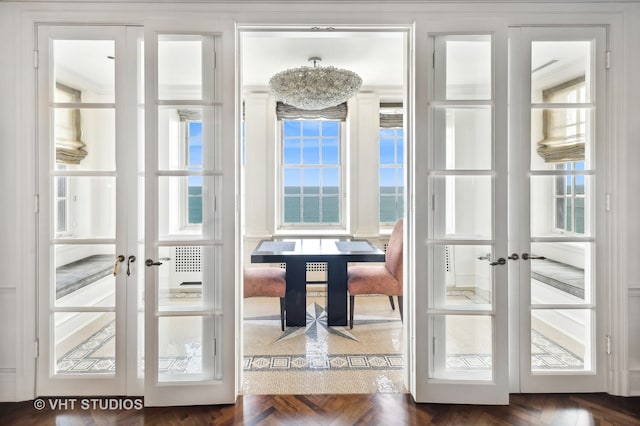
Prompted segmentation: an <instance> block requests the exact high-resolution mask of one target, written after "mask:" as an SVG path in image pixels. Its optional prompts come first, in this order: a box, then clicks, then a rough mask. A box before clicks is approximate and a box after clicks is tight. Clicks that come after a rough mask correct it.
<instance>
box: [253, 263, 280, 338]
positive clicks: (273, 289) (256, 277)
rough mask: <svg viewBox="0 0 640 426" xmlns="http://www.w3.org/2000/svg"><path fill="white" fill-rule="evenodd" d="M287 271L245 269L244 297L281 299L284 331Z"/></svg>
mask: <svg viewBox="0 0 640 426" xmlns="http://www.w3.org/2000/svg"><path fill="white" fill-rule="evenodd" d="M285 274H286V272H285V270H284V269H282V268H277V267H271V266H261V267H256V268H245V270H244V297H245V298H246V297H279V298H280V328H281V329H282V331H284V314H285V303H284V295H285V293H286V289H287V284H286V283H287V282H286V280H285Z"/></svg>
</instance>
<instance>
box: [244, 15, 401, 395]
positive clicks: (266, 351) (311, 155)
mask: <svg viewBox="0 0 640 426" xmlns="http://www.w3.org/2000/svg"><path fill="white" fill-rule="evenodd" d="M239 40H240V67H239V70H238V72H239V76H238V78H239V81H240V82H241V84H240V87H241V93H240V99H241V103H242V114H241V117H242V124H241V125H242V140H241V143H242V158H241V165H240V168H241V176H242V178H241V182H242V184H241V191H242V197H241V199H242V206H243V208H242V209H241V211H242V214H241V217H242V221H241V227H242V228H241V235H242V262H243V268H252V267H258V266H264V265H257V264H252V262H251V253H252V251H253V250H254V249H255V247H256V246H257V245H258V244H259V243H260V241H262V240H265V239H278V240H280V239H305V241H306V240H308V239H319V238H321V239H347V238H357V239H366V240H368V241H369V242H371V243H372V244H373V245H375V246H377V247H378V248H380V249H382V250H384V249H385V245H386V244H387V241H388V239H389V235H390V233H391V229H392V228H393V225H394V224H395V222H396V221H397V220H398V219H402V218H403V217H405V216H406V212H407V211H408V209H407V208H406V201H405V197H404V194H405V190H406V187H407V185H406V181H407V180H406V177H405V176H406V174H407V166H406V165H407V155H406V152H408V149H406V146H407V144H408V143H409V142H408V139H409V138H408V137H406V138H405V136H406V133H405V129H406V128H407V120H406V117H407V116H408V115H407V114H406V111H407V108H408V105H407V99H408V97H407V92H408V90H407V87H408V81H409V78H408V73H409V68H408V51H409V50H408V43H409V37H408V29H398V28H394V29H387V28H384V27H381V28H369V29H359V30H353V29H348V30H346V29H345V30H341V29H333V28H331V29H326V30H325V29H301V28H300V27H296V28H295V29H292V28H277V29H274V28H273V27H269V28H255V27H251V28H246V29H243V28H241V29H240V35H239ZM312 57H314V58H318V57H319V58H321V59H322V62H321V66H326V67H328V66H331V67H336V68H340V69H347V70H350V71H353V72H355V73H357V74H358V75H359V76H360V77H361V78H362V87H361V88H360V91H359V93H358V94H357V95H355V96H354V97H352V98H351V99H349V100H348V101H347V102H346V108H347V113H346V117H345V118H344V119H343V120H342V121H341V120H333V119H327V118H315V117H308V116H299V117H291V116H283V115H281V114H280V113H279V112H278V111H277V110H278V108H279V107H280V106H281V104H279V102H278V99H276V97H275V96H274V95H272V94H271V92H270V90H269V79H270V78H271V77H272V76H273V75H275V74H276V73H278V72H280V71H284V70H287V69H292V68H298V67H301V66H313V65H311V64H309V63H308V59H309V58H312ZM316 66H317V65H316ZM381 114H383V115H387V116H395V117H396V118H397V117H399V119H400V120H399V125H398V124H397V125H395V126H392V127H384V125H381ZM403 117H405V118H404V120H403ZM403 121H404V125H403ZM270 266H271V267H275V268H277V267H283V268H284V267H286V266H285V265H280V264H273V265H270ZM405 266H406V265H405ZM327 282H328V276H327V264H326V263H325V262H312V263H307V265H306V290H307V291H306V326H304V327H289V326H286V327H285V329H284V330H281V327H280V308H279V301H278V298H277V297H271V298H265V297H250V298H244V299H243V300H242V309H241V313H242V318H241V320H242V321H241V322H242V324H241V328H240V329H241V336H242V345H241V347H242V348H243V349H242V353H243V359H242V361H243V362H242V369H243V371H242V373H241V377H242V380H241V386H240V392H241V393H243V394H279V393H286V394H300V393H334V394H336V393H337V394H339V393H403V392H407V384H406V383H407V381H406V357H405V355H406V353H407V351H406V348H407V341H406V337H405V333H406V327H405V326H404V324H403V322H402V321H401V319H400V315H399V312H398V307H397V306H395V309H392V308H391V304H390V302H389V297H388V296H378V295H372V296H360V297H358V298H356V302H355V303H356V305H355V309H354V313H355V315H354V326H353V328H349V326H348V325H347V326H330V325H328V324H327V313H326V311H325V309H326V308H327V292H328V288H327ZM394 299H395V298H394ZM407 303H409V301H407ZM396 304H397V302H396ZM407 321H408V319H407V318H406V316H405V323H406V322H407Z"/></svg>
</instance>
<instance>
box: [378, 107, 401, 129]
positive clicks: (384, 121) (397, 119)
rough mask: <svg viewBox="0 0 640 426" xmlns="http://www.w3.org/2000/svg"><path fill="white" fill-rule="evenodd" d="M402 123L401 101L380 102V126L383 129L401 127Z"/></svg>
mask: <svg viewBox="0 0 640 426" xmlns="http://www.w3.org/2000/svg"><path fill="white" fill-rule="evenodd" d="M403 125H404V115H403V114H402V103H401V102H398V103H395V102H387V103H380V127H381V128H383V129H402V127H403Z"/></svg>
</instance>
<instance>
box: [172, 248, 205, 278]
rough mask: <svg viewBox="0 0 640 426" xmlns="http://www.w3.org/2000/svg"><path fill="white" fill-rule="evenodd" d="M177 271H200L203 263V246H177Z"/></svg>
mask: <svg viewBox="0 0 640 426" xmlns="http://www.w3.org/2000/svg"><path fill="white" fill-rule="evenodd" d="M174 259H175V262H174V265H175V269H176V272H200V271H201V267H202V266H201V265H202V248H201V247H192V246H184V247H176V248H175V258H174Z"/></svg>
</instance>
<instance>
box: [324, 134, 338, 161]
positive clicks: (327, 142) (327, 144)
mask: <svg viewBox="0 0 640 426" xmlns="http://www.w3.org/2000/svg"><path fill="white" fill-rule="evenodd" d="M339 162H340V147H339V146H338V139H337V138H323V139H322V164H339Z"/></svg>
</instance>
